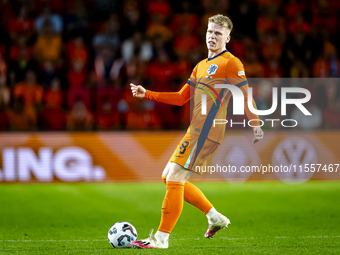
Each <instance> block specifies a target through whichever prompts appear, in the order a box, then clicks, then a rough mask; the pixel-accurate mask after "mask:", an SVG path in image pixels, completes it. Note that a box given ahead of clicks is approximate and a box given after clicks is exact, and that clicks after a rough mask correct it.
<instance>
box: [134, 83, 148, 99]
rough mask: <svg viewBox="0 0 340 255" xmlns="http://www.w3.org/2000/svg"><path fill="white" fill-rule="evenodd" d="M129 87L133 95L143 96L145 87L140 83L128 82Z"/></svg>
mask: <svg viewBox="0 0 340 255" xmlns="http://www.w3.org/2000/svg"><path fill="white" fill-rule="evenodd" d="M130 87H131V91H132V95H133V97H137V98H144V97H145V92H146V89H145V88H143V87H142V86H141V85H135V84H133V83H130Z"/></svg>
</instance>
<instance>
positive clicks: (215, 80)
mask: <svg viewBox="0 0 340 255" xmlns="http://www.w3.org/2000/svg"><path fill="white" fill-rule="evenodd" d="M232 28H233V24H232V22H231V20H230V19H229V18H228V17H226V16H223V15H220V14H218V15H215V16H212V17H210V18H209V21H208V29H207V33H206V44H207V48H208V58H206V59H204V60H202V61H201V62H199V63H198V64H197V65H196V67H195V68H194V70H193V72H192V74H191V76H190V79H189V80H188V82H187V83H186V84H185V85H184V86H183V87H182V89H181V90H180V91H179V92H169V93H167V92H152V91H149V90H146V89H144V88H143V87H142V86H140V85H134V84H132V83H131V84H130V87H131V90H132V94H133V96H134V97H137V98H146V99H149V100H153V101H157V102H161V103H166V104H172V105H183V104H185V103H186V102H187V101H188V100H189V99H190V98H191V97H194V108H193V113H192V120H191V124H190V127H189V128H188V131H187V133H186V134H185V136H184V137H183V139H182V141H181V142H180V143H179V145H178V147H177V148H176V150H175V152H174V153H173V155H172V157H171V158H170V160H169V162H168V164H167V165H166V167H165V169H164V171H163V174H162V179H163V181H164V182H165V184H166V194H165V197H164V200H163V205H162V217H161V222H160V225H159V228H158V231H157V232H156V233H155V235H152V233H151V234H150V237H149V238H146V239H143V240H137V241H133V242H131V243H132V244H133V246H134V247H138V248H146V249H152V248H168V247H169V243H168V240H169V236H170V233H171V231H172V229H173V228H174V226H175V224H176V222H177V220H178V218H179V216H180V214H181V212H182V208H183V200H185V201H186V202H188V203H190V204H192V205H193V206H195V207H197V208H198V209H199V210H201V211H202V212H203V213H204V214H205V215H206V217H207V218H208V230H207V231H206V233H205V237H207V238H209V237H212V236H213V235H215V234H216V233H217V231H219V230H220V229H224V228H227V227H228V225H229V224H230V220H229V219H228V218H227V217H225V216H224V215H222V214H220V213H218V211H217V210H216V209H215V208H214V207H213V205H212V204H211V203H210V202H209V200H208V199H207V198H206V197H205V196H204V194H203V193H202V191H201V190H200V189H199V188H198V187H196V186H195V185H194V184H192V183H190V182H188V179H189V177H190V175H191V174H192V173H193V172H194V171H195V168H194V166H200V165H203V163H204V162H205V161H206V160H207V159H209V157H210V156H211V155H212V154H213V152H214V151H215V150H216V149H217V148H218V147H219V145H220V144H221V142H222V140H223V137H224V132H225V125H214V119H215V118H216V119H225V117H226V110H227V106H228V101H229V99H230V97H231V92H230V91H229V89H226V88H218V87H214V84H221V83H224V84H232V85H235V86H237V87H238V88H239V89H241V90H242V92H243V95H244V102H245V103H244V106H245V110H246V114H247V117H248V119H249V120H250V119H253V120H254V119H255V121H253V122H252V125H253V126H257V127H254V128H253V132H254V136H255V139H254V141H253V143H256V142H258V141H260V140H261V139H262V138H263V132H262V130H261V128H260V127H259V121H258V116H257V115H255V114H253V113H252V112H251V111H250V110H249V108H248V104H247V98H248V83H247V79H246V77H245V72H244V67H243V65H242V63H241V61H240V60H239V59H238V58H236V57H235V56H233V55H232V54H231V53H230V52H229V51H227V49H226V44H227V43H228V42H229V41H230V32H231V30H232ZM203 94H205V95H207V94H208V95H209V96H206V102H205V104H206V106H205V107H206V114H203V112H202V107H203V103H202V100H201V99H202V95H203ZM252 102H253V107H254V108H255V109H256V105H255V101H254V100H252ZM255 122H256V123H255Z"/></svg>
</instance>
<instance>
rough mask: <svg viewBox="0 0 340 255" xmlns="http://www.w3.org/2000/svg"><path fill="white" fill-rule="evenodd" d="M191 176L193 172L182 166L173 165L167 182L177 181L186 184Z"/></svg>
mask: <svg viewBox="0 0 340 255" xmlns="http://www.w3.org/2000/svg"><path fill="white" fill-rule="evenodd" d="M190 175H191V171H190V170H187V169H185V168H183V167H182V166H180V165H177V164H175V165H173V166H172V167H171V168H170V171H169V173H168V175H167V177H166V181H175V182H182V183H185V182H186V181H187V180H188V179H189V177H190Z"/></svg>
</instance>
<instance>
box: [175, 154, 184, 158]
mask: <svg viewBox="0 0 340 255" xmlns="http://www.w3.org/2000/svg"><path fill="white" fill-rule="evenodd" d="M174 157H175V158H181V157H183V156H178V155H175V156H174Z"/></svg>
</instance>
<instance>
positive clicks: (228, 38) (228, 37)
mask: <svg viewBox="0 0 340 255" xmlns="http://www.w3.org/2000/svg"><path fill="white" fill-rule="evenodd" d="M230 39H231V37H230V35H228V36H227V38H226V40H225V43H228V42H230Z"/></svg>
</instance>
